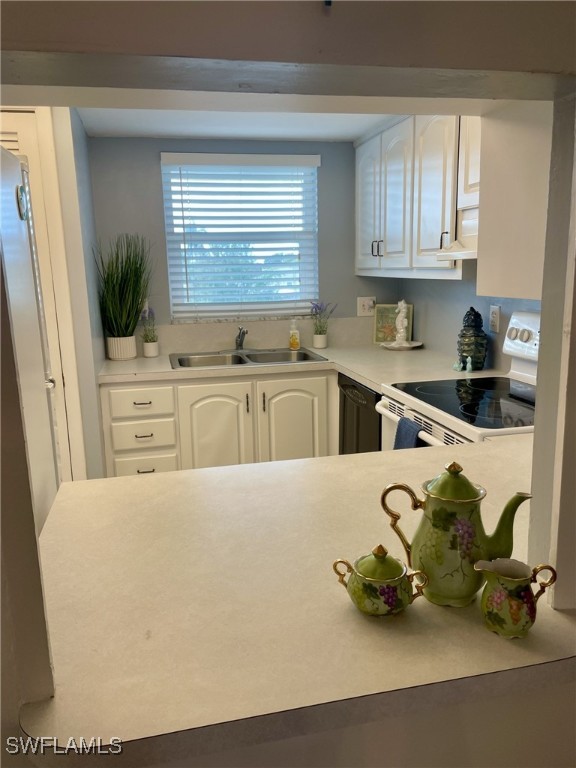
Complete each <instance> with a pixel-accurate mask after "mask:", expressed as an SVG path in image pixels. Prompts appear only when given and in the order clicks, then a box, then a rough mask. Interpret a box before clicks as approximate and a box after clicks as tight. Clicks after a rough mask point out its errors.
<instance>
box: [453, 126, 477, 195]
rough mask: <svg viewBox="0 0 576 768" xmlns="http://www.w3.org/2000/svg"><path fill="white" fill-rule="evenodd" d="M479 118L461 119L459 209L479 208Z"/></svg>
mask: <svg viewBox="0 0 576 768" xmlns="http://www.w3.org/2000/svg"><path fill="white" fill-rule="evenodd" d="M480 139H481V123H480V118H479V117H461V118H460V140H459V145H458V209H462V208H477V207H478V204H479V202H480Z"/></svg>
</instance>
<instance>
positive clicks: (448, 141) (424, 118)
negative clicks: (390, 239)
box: [412, 115, 458, 269]
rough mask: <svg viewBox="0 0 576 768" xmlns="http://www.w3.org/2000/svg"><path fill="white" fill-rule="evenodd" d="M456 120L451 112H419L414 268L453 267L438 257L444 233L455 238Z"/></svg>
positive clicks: (413, 233) (417, 118) (415, 139)
mask: <svg viewBox="0 0 576 768" xmlns="http://www.w3.org/2000/svg"><path fill="white" fill-rule="evenodd" d="M457 121H458V118H457V117H455V116H451V115H433V116H428V115H417V116H416V118H415V138H414V217H413V230H412V267H413V268H415V269H418V268H427V269H429V268H435V269H450V268H451V266H452V265H451V263H450V262H442V261H440V262H439V261H438V260H437V259H436V254H437V253H438V250H439V249H440V237H441V235H442V233H443V232H447V233H448V234H447V235H445V237H447V238H448V239H450V240H454V239H455V234H456V232H455V216H456V173H455V172H456V158H457V151H458V147H457V138H458V131H457Z"/></svg>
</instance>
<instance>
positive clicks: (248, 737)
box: [21, 353, 576, 765]
mask: <svg viewBox="0 0 576 768" xmlns="http://www.w3.org/2000/svg"><path fill="white" fill-rule="evenodd" d="M383 354H384V353H383ZM531 453H532V438H531V436H530V435H523V436H518V437H504V438H501V439H500V440H498V441H495V442H494V443H491V444H490V445H488V444H486V443H480V444H469V445H464V446H460V445H459V446H452V447H438V448H428V449H426V450H404V451H393V452H386V453H369V454H357V455H353V456H330V457H325V458H319V459H304V460H294V461H286V462H272V463H262V464H253V465H243V466H232V467H219V468H211V469H201V470H186V471H179V472H169V473H161V474H157V475H148V476H142V477H122V478H109V479H104V480H88V481H80V482H74V483H65V484H63V485H62V486H61V488H60V490H59V492H58V495H57V498H56V501H55V503H54V506H53V508H52V510H51V512H50V515H49V518H48V520H47V522H46V525H45V527H44V530H43V531H42V534H41V537H40V555H41V562H42V570H43V581H44V589H45V599H46V607H47V616H48V626H49V631H50V639H51V646H52V654H53V662H54V671H55V681H56V696H55V698H54V699H52V700H50V701H47V702H43V703H39V704H34V705H25V706H24V707H23V709H22V719H21V721H22V727H23V729H24V731H25V733H27V734H30V735H35V736H38V735H41V734H46V733H48V734H53V735H54V736H57V737H58V739H59V740H60V741H63V742H66V740H67V739H69V738H70V737H75V738H79V737H80V736H84V737H85V738H90V737H91V736H94V735H100V736H102V737H104V738H106V737H108V738H110V737H112V736H116V737H119V738H121V739H122V740H123V741H124V742H125V744H126V745H129V744H130V743H131V742H132V743H134V744H136V743H138V742H139V740H147V741H146V742H145V743H146V744H147V746H148V749H149V750H152V752H153V751H154V747H153V745H154V743H155V742H154V739H153V738H152V737H157V738H158V739H160V740H162V739H165V741H164V742H162V743H164V744H166V743H168V742H167V741H166V740H171V741H170V743H171V744H180V745H182V744H184V745H185V750H187V751H186V752H185V754H187V755H188V756H189V760H188V762H182V763H174V765H204V764H208V763H207V762H204V763H203V762H202V759H201V756H202V754H208V753H210V752H215V751H216V750H218V749H219V750H225V749H227V748H230V749H232V748H233V747H234V745H236V747H238V745H251V744H252V745H254V744H259V743H263V742H267V741H268V742H270V741H271V740H272V741H273V740H274V739H281V738H284V739H285V738H295V737H300V736H303V735H305V734H307V733H311V732H314V731H319V730H320V731H322V730H324V731H326V730H329V729H330V728H338V727H343V726H344V725H347V724H348V725H349V724H358V723H360V724H362V723H369V722H370V721H374V720H375V719H376V718H377V717H378V712H380V713H382V712H383V711H386V709H387V707H390V706H391V705H394V706H395V707H396V706H398V702H399V699H398V696H409V697H412V696H415V695H416V693H417V697H416V698H415V699H413V698H409V700H408V699H406V701H405V702H404V703H405V704H406V706H413V705H414V701H416V700H417V701H423V700H424V699H423V697H424V698H426V697H428V698H429V697H431V696H432V697H433V696H434V695H435V694H434V690H435V688H434V686H435V685H437V684H448V685H449V686H453V687H451V688H449V689H447V690H448V691H452V693H451V694H450V693H448V694H446V695H448V699H446V702H448V700H449V698H450V696H456V694H457V692H458V691H460V692H461V693H462V690H463V689H462V688H461V687H459V686H462V685H465V686H467V687H466V689H465V690H466V694H465V695H466V696H467V697H469V696H472V695H473V694H474V691H475V690H480V689H482V686H483V685H484V686H485V685H489V686H492V687H493V686H496V689H497V688H498V679H499V678H498V676H497V677H493V675H494V674H496V673H502V674H504V673H506V674H511V673H513V672H514V671H519V670H520V671H522V670H524V671H527V670H528V671H530V675H532V676H533V677H530V680H533V681H535V682H534V684H537V680H538V675H539V672H538V670H539V669H542V668H543V667H542V665H544V667H546V668H552V667H554V664H549V663H551V662H559V661H561V660H566V659H570V658H571V657H573V656H574V654H575V644H576V618H575V616H574V615H573V614H569V613H564V612H560V611H554V610H552V609H551V608H550V607H549V605H548V604H547V602H546V597H544V598H542V599H541V600H540V602H539V603H538V618H537V621H536V624H535V626H534V627H533V629H532V630H531V632H530V633H529V635H528V637H526V638H525V639H522V640H517V641H507V640H504V639H503V638H501V637H499V636H497V635H495V634H492V633H491V632H489V631H487V630H486V629H485V627H484V626H483V623H482V619H481V616H480V611H479V604H478V599H476V601H475V602H474V603H473V604H472V605H470V606H468V607H467V608H463V609H451V608H440V607H438V606H435V605H432V604H430V603H428V602H427V601H426V600H425V599H423V598H421V599H419V600H417V601H416V602H415V603H414V604H413V605H412V606H410V607H409V608H408V610H407V611H406V612H405V613H403V614H400V615H398V616H395V617H389V618H384V619H375V618H371V617H366V616H364V615H362V614H360V613H359V612H358V611H357V610H356V609H355V607H354V606H353V604H352V603H351V601H350V600H349V598H348V596H347V594H346V592H345V591H344V589H343V588H342V587H341V586H340V585H339V584H338V581H337V579H336V577H335V575H334V573H333V571H332V562H333V561H334V560H335V559H337V558H347V559H350V560H354V559H355V558H357V557H358V556H360V555H362V554H365V553H367V552H369V551H370V550H371V549H372V547H374V546H375V545H376V544H378V543H383V544H385V546H387V548H388V549H389V550H390V551H391V553H392V554H394V555H395V556H397V557H400V558H401V559H405V558H404V554H403V552H402V549H401V546H400V542H399V541H398V540H397V539H396V536H395V534H394V532H393V531H392V530H391V529H390V526H389V525H388V518H386V516H385V515H384V513H383V511H382V509H381V507H380V494H381V491H382V490H383V488H384V487H385V486H386V485H387V484H389V483H392V482H407V483H408V484H409V485H411V486H412V487H413V488H414V489H415V490H416V491H417V492H418V490H419V488H420V485H421V484H422V483H423V482H425V481H426V480H429V479H430V478H432V477H434V476H435V475H437V474H439V472H441V471H442V469H443V467H444V465H445V464H446V463H447V462H449V461H451V460H457V461H458V462H459V463H461V464H462V466H463V467H464V473H465V474H466V475H467V476H468V477H469V478H470V479H471V480H472V481H474V482H476V483H478V484H480V485H483V486H484V487H485V488H486V489H487V496H486V498H485V500H484V501H483V503H482V516H483V521H484V524H485V527H486V530H487V531H488V532H491V531H492V530H493V528H494V527H495V524H496V521H497V519H498V516H499V514H500V511H501V509H502V508H503V506H504V504H505V502H506V501H507V500H508V498H509V497H510V496H512V495H513V493H514V492H516V491H518V490H522V491H526V490H529V489H530V472H531ZM495 466H497V467H498V468H499V470H498V471H497V472H495V471H494V467H495ZM402 498H403V497H402ZM398 506H399V508H402V501H401V500H400V499H399V500H398ZM419 515H420V513H419V512H417V513H414V512H411V511H410V510H408V509H407V510H406V513H405V515H403V518H402V526H403V528H404V530H405V532H406V533H407V534H408V536H410V535H411V534H412V533H413V531H414V530H415V527H416V524H417V521H418V519H419ZM528 519H529V502H527V503H524V504H523V505H522V506H521V507H520V509H519V511H518V513H517V516H516V523H515V546H514V553H513V554H514V556H515V557H517V558H518V559H520V560H525V558H526V550H527V528H528ZM559 578H562V575H561V574H559ZM562 669H564V668H562ZM546 674H547V679H548V678H549V677H550V675H552V677H553V676H554V673H553V672H552V671H550V672H547V673H546ZM562 674H564V672H563V673H562ZM491 676H492V677H491ZM485 681H489V682H485ZM496 689H495V690H496ZM462 695H464V694H463V693H462ZM394 697H396V698H394ZM406 702H408V703H406ZM410 702H412V703H410ZM430 706H433V704H431V705H430ZM529 715H530V713H527V715H526V716H527V717H528V716H529ZM139 743H144V742H141V741H140V742H139ZM176 749H178V747H176ZM182 749H184V747H182ZM192 754H194V755H195V756H196V760H197V761H196V762H194V761H193V759H192V757H191V755H192ZM198 755H200V758H198ZM198 759H199V760H200V762H198ZM106 760H107V762H106V764H107V765H116V763H115V762H113V757H112V756H111V755H109V756H108V757H107V758H106ZM206 760H207V758H206ZM118 764H119V765H132V764H134V765H137V764H138V765H143V764H152V763H142V762H140V763H139V762H137V761H136V762H134V763H130V762H129V761H128V762H127V761H125V762H123V763H118ZM210 764H212V763H210ZM461 764H463V763H461Z"/></svg>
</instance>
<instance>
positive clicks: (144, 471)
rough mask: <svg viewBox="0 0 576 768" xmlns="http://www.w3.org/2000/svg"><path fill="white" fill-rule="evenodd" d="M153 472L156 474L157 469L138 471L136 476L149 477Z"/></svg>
mask: <svg viewBox="0 0 576 768" xmlns="http://www.w3.org/2000/svg"><path fill="white" fill-rule="evenodd" d="M151 472H156V470H155V469H137V470H136V474H137V475H149V474H150V473H151Z"/></svg>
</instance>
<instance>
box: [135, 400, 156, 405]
mask: <svg viewBox="0 0 576 768" xmlns="http://www.w3.org/2000/svg"><path fill="white" fill-rule="evenodd" d="M132 405H152V400H147V401H146V402H144V403H137V402H136V400H133V401H132Z"/></svg>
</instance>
